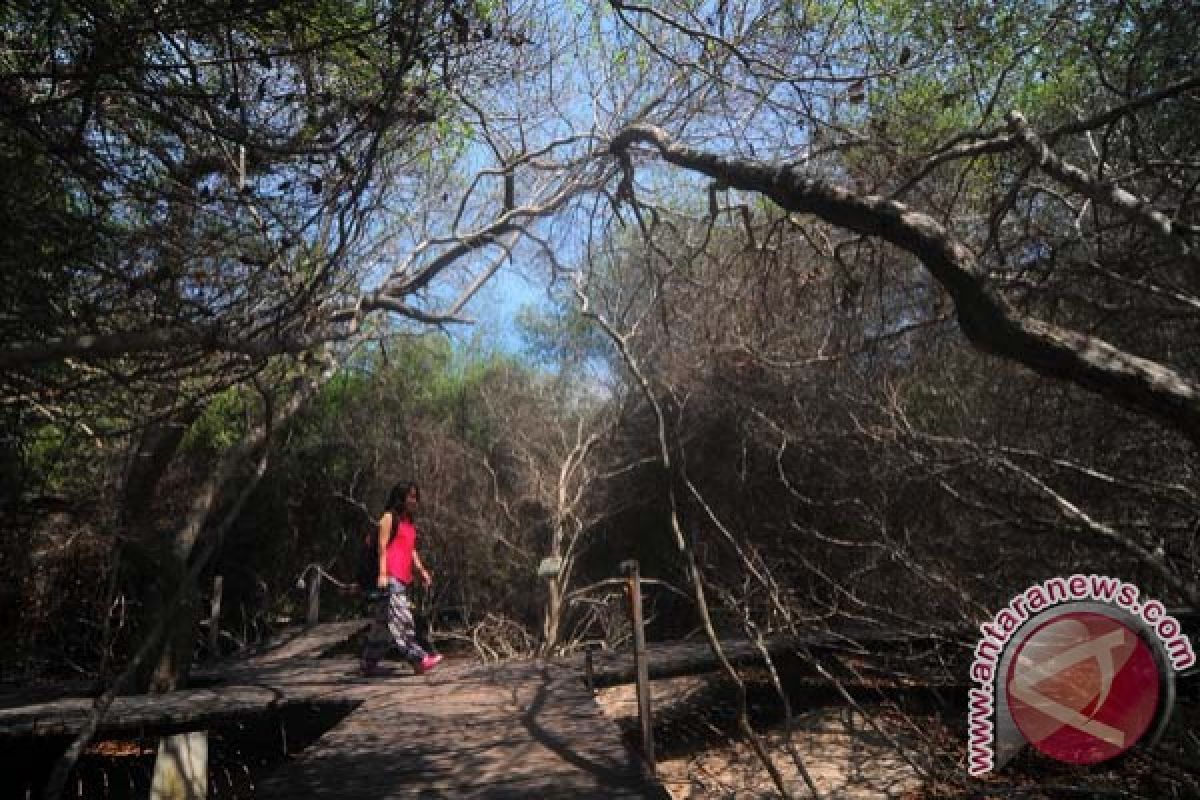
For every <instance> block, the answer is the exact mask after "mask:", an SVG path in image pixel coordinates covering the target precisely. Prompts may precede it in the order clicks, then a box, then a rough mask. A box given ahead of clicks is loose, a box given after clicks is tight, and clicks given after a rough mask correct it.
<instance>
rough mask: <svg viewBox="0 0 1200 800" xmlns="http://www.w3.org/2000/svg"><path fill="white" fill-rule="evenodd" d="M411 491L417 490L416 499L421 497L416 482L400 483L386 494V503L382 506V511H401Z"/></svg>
mask: <svg viewBox="0 0 1200 800" xmlns="http://www.w3.org/2000/svg"><path fill="white" fill-rule="evenodd" d="M413 489H416V490H417V497H420V496H421V489H420V488H419V487H418V486H417V482H416V481H400V482H399V483H397V484H396V485H395V486H393V487H392V490H391V491H390V492H388V496H387V503H386V504H385V505H384V508H383V510H384V511H403V510H404V501H405V500H407V499H408V493H409V492H411V491H412V490H413Z"/></svg>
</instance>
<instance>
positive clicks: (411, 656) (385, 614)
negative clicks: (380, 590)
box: [363, 578, 427, 666]
mask: <svg viewBox="0 0 1200 800" xmlns="http://www.w3.org/2000/svg"><path fill="white" fill-rule="evenodd" d="M392 642H395V644H396V648H397V649H399V651H400V657H401V658H403V659H404V660H405V661H407V662H409V663H410V664H419V663H420V662H421V659H423V658H425V656H426V655H427V654H426V652H425V651H424V650H423V649H422V648H421V645H419V644H417V629H416V626H415V625H414V624H413V616H412V610H411V609H410V608H409V607H408V597H407V596H406V595H405V593H404V584H403V583H400V581H398V580H396V579H395V578H388V598H387V600H386V601H384V600H383V599H380V600H376V601H375V619H374V620H373V621H372V623H371V629H370V630H369V631H368V632H367V643H366V645H365V646H364V647H363V663H364V664H366V665H367V666H374V665H375V664H377V663H379V660H380V659H381V658H383V656H384V654H385V653H386V652H387V649H388V645H390V644H391V643H392Z"/></svg>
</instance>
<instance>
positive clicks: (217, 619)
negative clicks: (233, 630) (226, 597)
mask: <svg viewBox="0 0 1200 800" xmlns="http://www.w3.org/2000/svg"><path fill="white" fill-rule="evenodd" d="M224 582H225V581H224V578H223V577H222V576H221V575H217V576H215V577H213V590H212V604H211V605H210V606H209V614H208V657H209V658H210V659H214V658H216V657H217V655H218V650H217V647H218V646H219V645H220V643H221V640H220V634H221V589H222V588H223V584H224Z"/></svg>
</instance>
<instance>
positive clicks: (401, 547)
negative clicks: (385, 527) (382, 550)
mask: <svg viewBox="0 0 1200 800" xmlns="http://www.w3.org/2000/svg"><path fill="white" fill-rule="evenodd" d="M416 546H417V526H416V525H414V524H413V523H412V522H411V521H410V520H406V519H402V520H400V524H399V525H397V526H396V533H395V535H394V536H392V538H391V540H390V541H389V542H388V546H387V569H388V574H389V575H391V576H392V577H393V578H395V579H396V580H398V581H400V582H401V583H404V584H408V583H412V563H413V549H414V548H416Z"/></svg>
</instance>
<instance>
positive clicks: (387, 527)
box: [375, 511, 392, 589]
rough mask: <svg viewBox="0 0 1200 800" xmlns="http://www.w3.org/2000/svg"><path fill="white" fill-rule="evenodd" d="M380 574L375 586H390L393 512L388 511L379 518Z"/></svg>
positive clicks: (383, 587) (384, 587)
mask: <svg viewBox="0 0 1200 800" xmlns="http://www.w3.org/2000/svg"><path fill="white" fill-rule="evenodd" d="M375 538H376V539H378V540H379V575H378V577H376V578H375V586H376V587H378V588H380V589H386V588H387V586H388V569H387V546H388V540H389V539H391V538H392V512H390V511H389V512H387V513H386V514H384V515H383V516H382V517H380V518H379V535H378V536H377V537H375Z"/></svg>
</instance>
